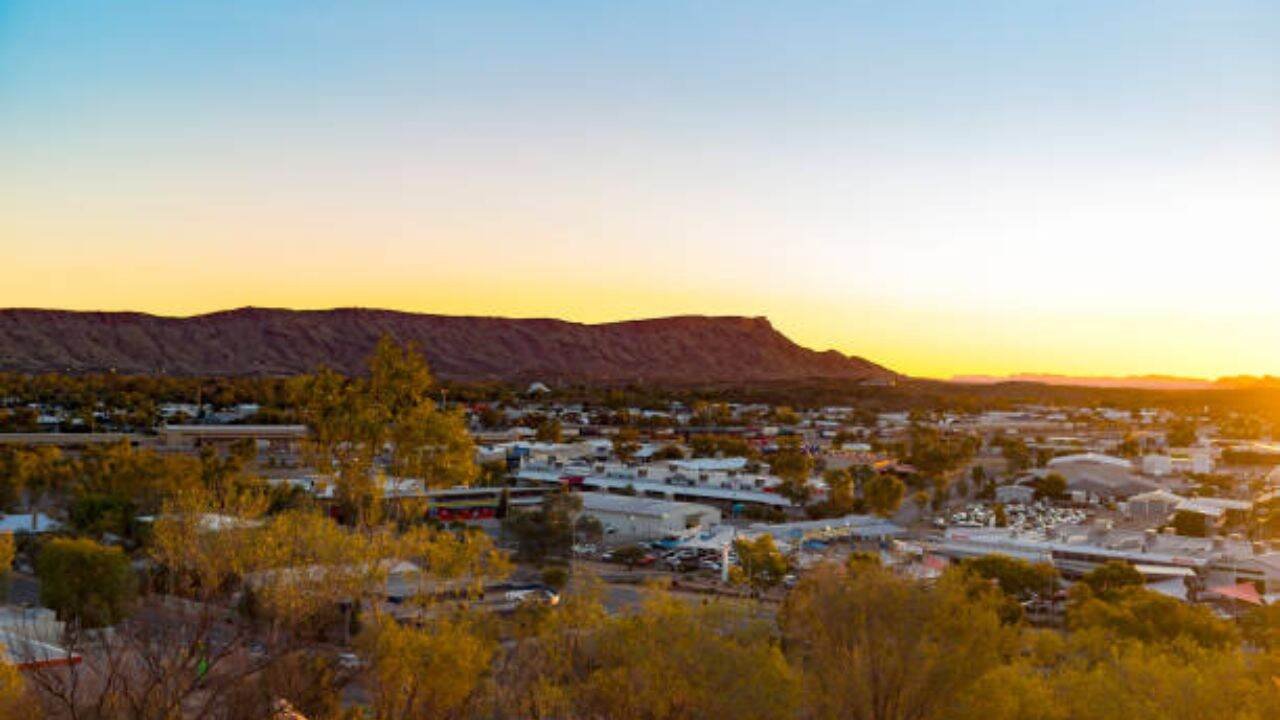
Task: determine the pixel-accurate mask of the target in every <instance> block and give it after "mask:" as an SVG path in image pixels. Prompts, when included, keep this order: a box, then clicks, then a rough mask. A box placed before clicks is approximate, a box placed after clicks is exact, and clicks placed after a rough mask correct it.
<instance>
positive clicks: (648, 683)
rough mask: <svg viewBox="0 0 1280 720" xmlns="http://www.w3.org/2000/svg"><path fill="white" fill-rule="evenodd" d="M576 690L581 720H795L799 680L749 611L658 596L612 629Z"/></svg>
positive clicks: (602, 636)
mask: <svg viewBox="0 0 1280 720" xmlns="http://www.w3.org/2000/svg"><path fill="white" fill-rule="evenodd" d="M584 659H588V660H589V661H590V665H589V667H591V668H593V669H592V670H591V671H590V672H589V674H587V675H586V676H585V677H583V678H582V679H581V680H579V681H578V682H577V683H575V684H576V686H577V690H576V692H574V693H573V694H574V695H576V697H577V701H576V703H575V705H577V709H578V712H577V713H574V714H573V716H576V717H598V718H604V717H607V718H614V719H616V720H648V719H652V720H680V719H681V718H741V719H742V720H773V719H775V718H776V719H778V720H781V719H783V718H791V717H794V714H795V709H796V706H797V702H798V700H799V696H798V693H797V690H798V682H797V680H796V674H795V672H794V671H793V670H792V669H791V668H790V667H789V666H788V664H787V662H786V658H785V657H784V656H783V654H782V652H781V651H780V650H779V648H778V646H777V645H776V644H775V643H774V642H772V641H771V640H770V634H769V631H768V628H767V627H765V626H762V625H761V624H760V623H759V622H758V621H753V620H752V619H751V618H750V617H749V616H748V615H747V613H746V612H744V611H743V610H742V609H735V608H731V607H729V606H726V605H723V604H710V605H706V606H703V607H696V608H695V607H691V606H690V605H688V604H687V603H684V602H681V601H680V600H677V599H674V598H671V597H664V596H656V597H653V598H650V599H649V600H648V601H647V602H646V603H645V605H644V606H643V607H642V609H641V610H640V612H637V613H634V614H631V615H628V616H622V617H619V618H617V619H614V620H611V621H608V622H606V623H605V624H604V625H603V627H602V628H601V629H600V631H599V633H598V635H597V642H596V643H595V644H594V647H593V649H592V650H590V651H589V652H588V653H586V658H584Z"/></svg>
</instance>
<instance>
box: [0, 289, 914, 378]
mask: <svg viewBox="0 0 1280 720" xmlns="http://www.w3.org/2000/svg"><path fill="white" fill-rule="evenodd" d="M383 335H391V336H392V337H395V338H397V339H399V340H401V341H407V342H414V343H416V344H417V345H419V346H420V347H421V348H422V350H423V352H424V354H425V355H426V356H427V360H428V362H429V363H430V364H431V367H432V370H433V371H434V372H435V373H436V374H437V375H438V376H440V377H441V378H444V379H447V380H460V381H483V380H503V381H527V380H544V381H548V380H551V381H570V382H572V381H583V382H629V381H650V382H656V381H665V382H680V383H702V382H707V383H716V382H751V381H768V380H798V379H813V378H822V379H848V380H861V381H874V382H892V381H894V380H896V379H897V377H898V375H897V374H896V373H894V372H892V371H890V370H887V369H885V368H883V367H881V366H879V365H877V364H875V363H873V362H870V361H868V360H865V359H862V358H859V357H853V356H846V355H844V354H842V353H840V352H837V351H835V350H827V351H821V352H820V351H816V350H811V349H808V348H804V347H802V346H800V345H798V344H796V343H795V342H793V341H791V340H790V339H789V338H787V337H786V336H785V335H783V334H782V333H780V332H778V331H777V330H776V329H775V328H774V327H773V325H772V323H770V322H769V320H768V319H767V318H763V317H744V316H703V315H679V316H671V317H662V318H651V319H641V320H623V321H617V322H607V323H596V324H584V323H577V322H572V321H567V320H559V319H555V318H528V319H523V318H521V319H514V318H503V317H489V316H467V315H434V314H423V313H412V312H406V311H399V310H383V309H376V308H359V307H347V308H332V309H327V310H290V309H281V308H262V307H252V306H248V307H242V308H235V309H230V310H220V311H215V312H211V313H204V314H199V315H192V316H186V317H182V316H164V315H153V314H149V313H143V312H136V311H118V312H117V311H76V310H58V309H45V308H9V309H0V370H4V371H9V372H23V373H39V372H53V371H62V372H79V373H88V372H119V373H128V374H149V373H165V374H172V375H288V374H295V373H300V372H308V371H311V370H314V369H315V368H317V367H320V366H328V367H332V368H334V369H336V370H339V371H342V372H346V373H359V372H362V371H363V369H364V359H365V358H366V357H367V355H368V353H369V351H370V350H371V349H372V347H373V345H374V343H376V342H377V340H378V338H380V337H382V336H383Z"/></svg>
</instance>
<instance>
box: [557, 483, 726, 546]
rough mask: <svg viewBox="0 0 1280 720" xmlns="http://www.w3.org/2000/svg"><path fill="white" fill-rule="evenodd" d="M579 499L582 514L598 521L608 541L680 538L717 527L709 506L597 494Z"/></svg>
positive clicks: (714, 511)
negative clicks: (706, 528)
mask: <svg viewBox="0 0 1280 720" xmlns="http://www.w3.org/2000/svg"><path fill="white" fill-rule="evenodd" d="M581 497H582V513H583V514H584V515H587V516H590V517H594V518H595V519H597V520H599V521H600V524H601V525H602V526H603V527H604V530H605V534H606V536H607V537H608V538H609V539H610V540H611V541H628V542H630V541H636V540H657V539H661V538H664V537H671V536H683V535H687V534H689V533H691V532H696V531H697V530H698V529H700V528H704V527H709V526H711V525H717V524H719V523H720V511H719V510H717V509H716V508H714V507H712V506H710V505H701V504H698V503H687V502H672V501H669V500H655V499H653V498H645V497H632V496H629V495H610V494H608V493H600V492H589V493H582V495H581Z"/></svg>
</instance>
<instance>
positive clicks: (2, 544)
mask: <svg viewBox="0 0 1280 720" xmlns="http://www.w3.org/2000/svg"><path fill="white" fill-rule="evenodd" d="M14 555H15V546H14V542H13V533H0V598H5V597H8V595H9V574H10V572H11V571H12V569H13V558H14Z"/></svg>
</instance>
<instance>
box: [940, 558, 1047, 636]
mask: <svg viewBox="0 0 1280 720" xmlns="http://www.w3.org/2000/svg"><path fill="white" fill-rule="evenodd" d="M961 567H962V568H963V569H964V570H966V571H968V572H970V573H973V574H974V575H976V576H978V577H980V578H983V579H985V580H989V581H992V582H994V583H995V584H996V586H997V587H999V588H1000V591H1001V592H1003V593H1004V594H1005V595H1006V596H1007V597H1008V598H1009V602H1008V603H1007V604H1006V605H1005V607H1004V608H1003V610H1002V612H1001V616H1002V617H1003V618H1004V619H1006V620H1008V621H1010V622H1012V621H1015V620H1020V619H1021V618H1022V616H1023V612H1022V605H1021V604H1020V603H1024V602H1027V601H1030V600H1035V599H1040V600H1045V599H1049V598H1052V597H1053V595H1054V593H1056V592H1057V590H1058V580H1059V576H1058V571H1057V569H1056V568H1054V567H1053V566H1052V565H1050V564H1048V563H1030V562H1027V561H1026V560H1020V559H1018V558H1012V557H1009V556H1007V555H984V556H982V557H977V558H971V559H969V560H965V561H964V562H963V563H961Z"/></svg>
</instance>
